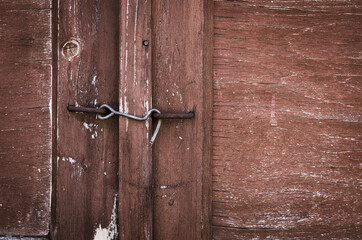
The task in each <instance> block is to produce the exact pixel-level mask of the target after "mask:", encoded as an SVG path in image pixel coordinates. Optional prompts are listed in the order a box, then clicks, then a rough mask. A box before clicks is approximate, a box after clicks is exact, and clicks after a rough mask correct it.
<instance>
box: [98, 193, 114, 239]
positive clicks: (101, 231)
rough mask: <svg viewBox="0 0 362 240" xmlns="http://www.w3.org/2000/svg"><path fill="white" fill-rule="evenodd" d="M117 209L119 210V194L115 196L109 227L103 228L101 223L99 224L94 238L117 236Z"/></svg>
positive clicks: (112, 237)
mask: <svg viewBox="0 0 362 240" xmlns="http://www.w3.org/2000/svg"><path fill="white" fill-rule="evenodd" d="M116 210H117V196H114V201H113V209H112V216H111V222H110V223H109V225H108V227H107V228H102V225H101V224H99V225H98V228H97V229H96V233H95V235H94V238H93V239H94V240H112V239H116V238H117V236H118V230H117V211H116Z"/></svg>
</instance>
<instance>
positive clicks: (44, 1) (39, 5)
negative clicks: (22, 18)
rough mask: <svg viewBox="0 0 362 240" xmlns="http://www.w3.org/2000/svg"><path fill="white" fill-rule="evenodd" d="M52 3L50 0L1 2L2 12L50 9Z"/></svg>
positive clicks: (9, 0) (8, 0)
mask: <svg viewBox="0 0 362 240" xmlns="http://www.w3.org/2000/svg"><path fill="white" fill-rule="evenodd" d="M51 5H52V1H49V0H17V1H13V0H2V1H1V2H0V11H3V10H7V11H9V10H29V9H33V10H35V9H44V8H47V9H50V8H51Z"/></svg>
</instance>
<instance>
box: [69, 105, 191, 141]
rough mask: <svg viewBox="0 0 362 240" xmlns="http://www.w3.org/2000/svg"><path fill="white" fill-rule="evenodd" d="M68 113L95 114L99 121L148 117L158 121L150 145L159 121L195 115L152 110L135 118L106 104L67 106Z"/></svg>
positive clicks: (153, 139) (155, 134)
mask: <svg viewBox="0 0 362 240" xmlns="http://www.w3.org/2000/svg"><path fill="white" fill-rule="evenodd" d="M67 109H68V111H70V112H82V113H96V114H97V116H98V118H99V119H102V120H104V119H107V118H110V117H112V116H114V115H118V116H123V117H127V118H130V119H133V120H137V121H146V120H147V119H148V118H149V117H150V116H152V117H154V118H156V119H158V121H157V125H156V129H155V132H154V133H153V135H152V137H151V144H153V142H154V141H155V139H156V136H157V134H158V132H159V130H160V127H161V119H192V118H194V117H195V114H194V113H193V112H187V113H169V112H166V113H165V112H164V113H161V112H160V111H159V110H158V109H155V108H152V109H151V110H149V111H147V112H146V114H145V116H143V117H137V116H134V115H131V114H128V113H124V112H119V111H116V110H114V109H113V108H112V107H110V106H109V105H108V104H103V105H102V106H100V107H99V108H97V107H82V106H74V105H69V106H67ZM100 114H107V115H103V116H102V115H100Z"/></svg>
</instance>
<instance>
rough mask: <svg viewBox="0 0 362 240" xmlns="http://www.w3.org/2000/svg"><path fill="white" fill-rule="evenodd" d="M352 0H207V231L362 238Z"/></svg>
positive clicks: (357, 26)
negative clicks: (210, 23)
mask: <svg viewBox="0 0 362 240" xmlns="http://www.w3.org/2000/svg"><path fill="white" fill-rule="evenodd" d="M361 39H362V6H361V3H360V2H358V1H328V2H327V1H318V2H316V1H273V2H271V1H243V2H241V1H240V2H238V1H235V2H224V1H217V2H215V55H214V115H213V119H214V120H213V124H214V125H213V138H214V139H213V141H214V144H213V226H214V227H213V234H214V238H215V239H242V238H249V237H250V238H251V237H256V238H258V237H259V238H268V237H269V238H298V239H309V238H311V237H313V238H324V239H331V238H350V239H361V238H362V231H361V229H362V226H361V202H360V201H361V187H360V179H361V156H362V154H361V141H362V134H361V128H362V126H361V120H362V115H361V112H362V106H361V100H362V99H361V78H362V66H361V65H362V60H361V59H362V57H361V56H362V55H361V49H362V41H361Z"/></svg>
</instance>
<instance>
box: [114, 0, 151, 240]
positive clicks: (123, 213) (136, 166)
mask: <svg viewBox="0 0 362 240" xmlns="http://www.w3.org/2000/svg"><path fill="white" fill-rule="evenodd" d="M120 29H121V30H120V37H119V38H120V70H119V71H120V85H119V98H120V99H119V101H120V105H119V108H120V111H122V112H126V113H129V114H132V115H136V116H144V115H145V113H146V112H147V111H148V110H150V109H151V108H152V102H151V99H152V97H151V96H152V79H151V67H152V65H151V63H152V62H151V58H152V55H151V47H152V42H151V41H150V38H151V2H150V1H138V0H137V1H127V2H126V1H122V2H121V4H120ZM145 40H148V41H149V43H150V44H149V45H148V46H144V45H143V41H145ZM151 130H152V124H151V120H147V121H141V122H139V121H134V120H130V119H126V118H122V117H120V118H119V153H120V164H119V176H120V178H119V197H120V201H119V230H120V239H152V236H153V233H152V211H153V209H152V145H151V143H150V139H151V134H152V131H151Z"/></svg>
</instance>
